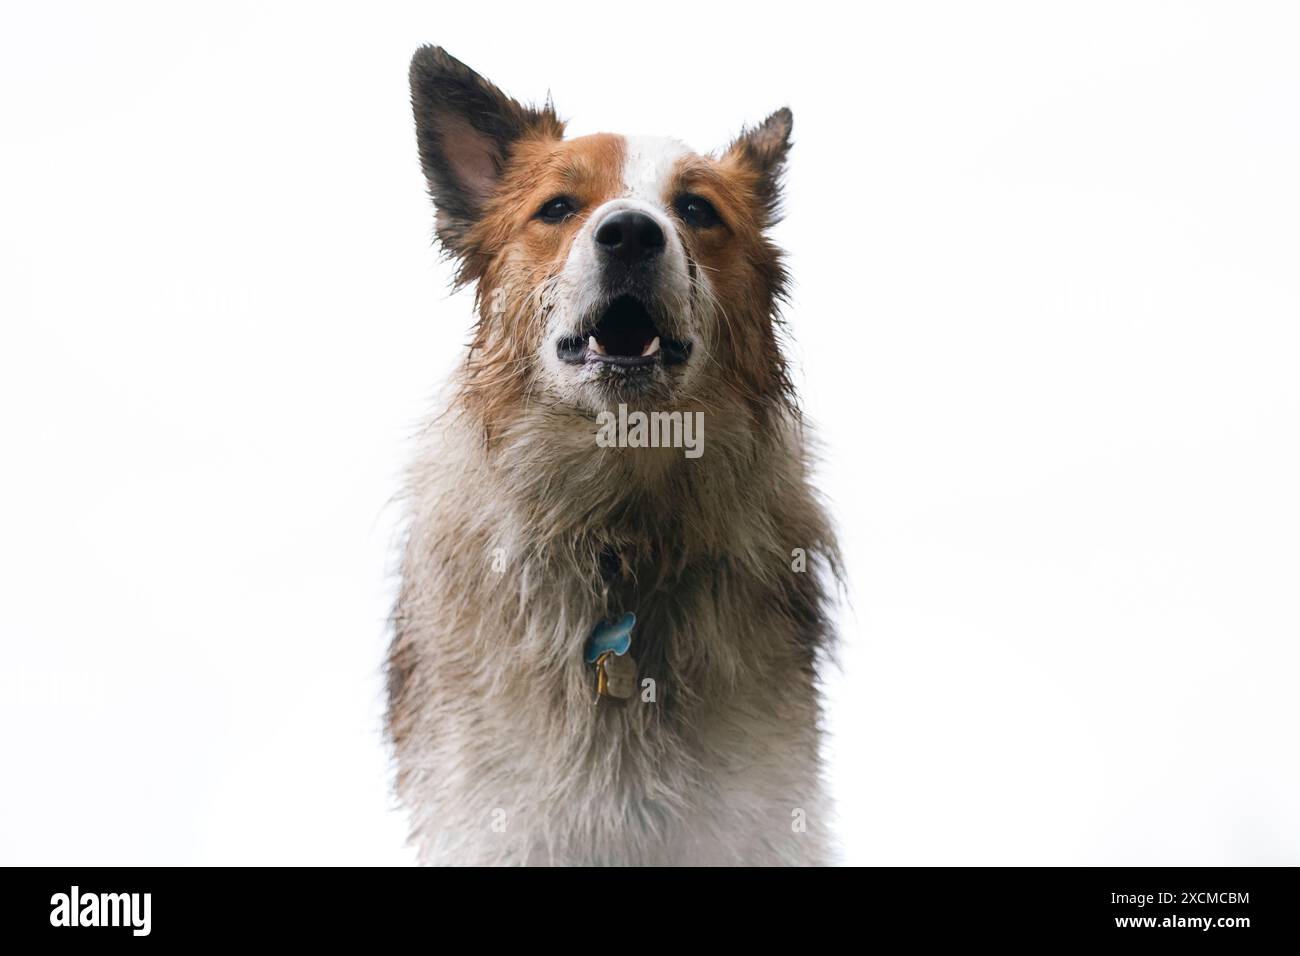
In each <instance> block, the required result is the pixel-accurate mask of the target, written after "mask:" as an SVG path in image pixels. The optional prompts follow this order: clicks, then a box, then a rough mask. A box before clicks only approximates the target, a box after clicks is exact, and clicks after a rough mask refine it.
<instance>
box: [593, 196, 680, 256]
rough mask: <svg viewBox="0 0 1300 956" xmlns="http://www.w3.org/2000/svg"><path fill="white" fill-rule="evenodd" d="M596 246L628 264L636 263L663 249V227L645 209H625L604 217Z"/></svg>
mask: <svg viewBox="0 0 1300 956" xmlns="http://www.w3.org/2000/svg"><path fill="white" fill-rule="evenodd" d="M596 246H597V247H598V248H599V249H600V251H601V252H603V253H605V254H606V255H609V256H613V257H614V258H616V259H621V260H622V261H623V263H624V264H625V265H629V266H630V265H635V264H636V263H638V262H644V261H645V260H646V259H651V258H653V257H654V256H657V255H659V253H661V252H663V248H664V231H663V230H662V229H660V228H659V223H657V222H655V221H654V220H653V219H652V218H650V217H649V216H647V215H646V214H645V213H643V212H637V211H636V210H633V209H624V210H623V211H622V212H616V213H614V214H613V215H611V216H607V217H605V221H604V222H602V223H601V224H600V228H599V229H597V230H596Z"/></svg>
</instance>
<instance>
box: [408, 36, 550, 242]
mask: <svg viewBox="0 0 1300 956" xmlns="http://www.w3.org/2000/svg"><path fill="white" fill-rule="evenodd" d="M411 107H412V109H414V111H415V133H416V138H417V140H418V142H419V146H420V165H421V166H422V167H423V168H424V178H425V179H426V180H427V181H428V183H429V195H430V196H431V197H432V198H433V202H434V205H435V206H437V209H438V219H437V223H438V238H439V239H440V240H442V244H443V247H444V248H446V249H447V250H448V251H449V252H451V253H453V254H455V255H457V256H460V257H462V258H464V257H466V256H468V255H470V253H471V252H472V251H473V250H472V249H470V248H469V244H468V240H467V234H468V232H469V230H470V228H471V227H472V226H473V225H474V223H475V222H477V221H478V219H479V217H480V216H481V215H482V213H483V208H484V206H485V205H486V204H487V202H488V200H489V199H491V197H492V194H493V193H494V191H495V190H496V188H497V185H498V184H499V182H500V179H501V174H502V172H503V171H504V169H505V165H506V161H507V160H508V159H509V158H510V152H511V150H512V148H513V147H514V145H515V144H516V143H517V142H518V141H519V140H520V139H522V138H523V137H525V136H532V135H538V136H553V137H555V138H557V139H558V138H559V137H561V136H563V135H564V124H562V123H561V122H560V121H559V119H558V118H557V117H556V115H555V111H554V110H553V109H552V108H551V106H550V104H549V103H548V104H547V105H546V107H545V108H544V109H541V110H535V109H529V108H528V107H525V106H523V105H521V104H520V103H517V102H515V101H514V100H512V99H511V98H510V97H508V96H506V95H505V94H504V93H502V92H501V91H500V90H499V89H497V88H496V87H495V86H493V85H492V84H491V83H489V82H488V81H487V80H485V79H483V77H481V76H479V75H478V74H477V73H475V72H474V71H473V70H471V69H470V68H469V67H467V66H466V65H465V64H464V63H461V62H460V60H457V59H456V58H455V57H454V56H451V55H450V54H449V53H447V51H445V50H443V49H442V48H441V47H436V46H426V47H421V48H420V49H419V50H417V51H416V52H415V56H414V57H413V58H412V59H411Z"/></svg>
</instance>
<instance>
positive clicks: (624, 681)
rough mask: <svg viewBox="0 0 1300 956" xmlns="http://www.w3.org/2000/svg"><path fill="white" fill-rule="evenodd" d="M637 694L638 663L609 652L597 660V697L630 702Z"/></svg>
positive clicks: (623, 655) (624, 656)
mask: <svg viewBox="0 0 1300 956" xmlns="http://www.w3.org/2000/svg"><path fill="white" fill-rule="evenodd" d="M634 693H636V661H634V660H632V658H631V657H629V656H628V655H626V654H622V655H620V654H615V653H614V652H613V651H607V652H606V653H604V654H601V655H600V657H599V658H598V659H597V660H596V696H597V697H612V698H614V699H615V700H620V701H623V700H629V699H631V697H632V695H633V694H634Z"/></svg>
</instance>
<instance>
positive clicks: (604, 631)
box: [587, 611, 636, 664]
mask: <svg viewBox="0 0 1300 956" xmlns="http://www.w3.org/2000/svg"><path fill="white" fill-rule="evenodd" d="M635 623H636V615H635V614H633V613H632V612H631V611H628V612H627V613H626V614H624V615H623V616H622V617H621V618H619V619H618V620H617V621H614V622H613V623H611V622H609V621H601V622H600V623H599V624H597V625H596V629H595V630H594V631H592V632H591V639H590V640H589V641H587V663H588V664H594V663H596V658H598V657H600V655H601V654H605V653H607V652H609V651H613V652H614V653H615V654H617V655H619V656H620V657H622V656H623V655H624V654H626V653H627V650H628V648H629V647H631V646H632V625H633V624H635Z"/></svg>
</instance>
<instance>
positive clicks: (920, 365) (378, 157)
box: [0, 0, 1300, 864]
mask: <svg viewBox="0 0 1300 956" xmlns="http://www.w3.org/2000/svg"><path fill="white" fill-rule="evenodd" d="M1292 9H1294V8H1292ZM7 11H8V12H6V13H5V14H4V21H3V25H2V27H0V97H2V98H3V102H2V106H3V122H2V123H0V164H3V166H2V175H0V315H2V316H3V338H2V339H0V343H2V344H0V424H2V425H3V433H2V436H0V449H2V450H3V463H2V464H3V469H2V472H0V474H2V475H3V477H2V478H0V481H2V482H3V484H2V486H0V492H2V493H0V639H2V640H3V663H2V664H0V677H2V678H3V679H2V680H0V774H2V775H3V787H2V789H0V793H2V796H0V811H2V812H0V862H4V863H73V864H90V863H101V864H103V863H111V864H119V863H120V864H135V863H189V862H211V863H236V862H238V863H263V862H286V863H326V862H338V863H351V862H356V863H362V862H365V863H389V862H391V863H401V862H407V861H409V860H410V854H409V852H408V851H407V850H405V849H404V847H403V842H402V835H403V825H402V820H401V818H400V816H399V815H398V814H397V813H395V812H393V810H392V804H391V798H390V795H389V789H388V787H389V780H388V763H387V754H386V753H385V751H384V748H383V746H382V743H381V739H380V734H379V730H380V721H381V714H382V687H381V679H380V665H381V660H382V655H383V649H384V645H385V633H384V632H385V616H386V614H387V611H388V606H389V603H390V600H391V596H392V579H391V577H390V573H391V570H392V546H393V544H394V538H395V533H396V528H397V521H398V513H397V511H396V509H395V508H393V507H391V506H390V504H389V499H390V498H391V496H392V494H393V492H394V491H395V489H396V487H397V481H398V478H399V475H400V471H401V467H402V464H403V462H404V461H405V460H406V458H407V456H408V454H409V450H410V449H409V442H408V438H409V436H410V435H411V433H412V432H413V430H414V427H415V425H416V423H417V422H418V421H419V419H420V417H421V415H422V414H423V413H424V411H425V410H426V409H427V408H428V407H429V400H430V398H431V396H432V395H433V394H434V391H435V389H436V387H437V385H438V384H439V383H440V382H441V381H442V380H443V379H444V378H445V376H446V375H447V373H448V371H449V369H450V368H451V367H452V365H453V363H454V362H455V361H456V358H457V356H458V354H459V352H460V349H461V348H462V345H463V343H464V342H465V341H466V338H467V330H468V326H469V315H470V300H469V297H468V295H466V294H460V295H456V296H448V294H447V287H448V280H449V276H450V271H449V267H448V266H447V265H446V264H445V263H440V262H438V260H437V258H436V256H435V253H434V251H433V250H432V248H431V245H430V238H431V234H432V213H431V210H430V208H429V206H428V204H427V201H426V198H425V195H424V191H423V190H424V187H423V182H422V180H421V176H420V172H419V168H418V164H417V162H416V154H415V143H414V134H413V131H412V123H411V119H410V116H409V108H408V104H407V90H406V66H407V62H408V59H409V57H410V54H411V53H412V51H413V50H414V49H415V47H416V46H417V45H419V44H421V43H426V42H436V43H440V44H442V45H444V46H446V47H447V48H448V49H449V50H450V51H451V52H452V53H453V54H455V55H456V56H458V57H460V58H461V59H463V60H465V61H466V62H468V63H469V64H471V65H472V66H474V67H475V68H476V69H478V70H480V71H481V72H483V73H484V74H485V75H487V76H488V77H490V78H492V79H493V80H495V81H496V82H497V83H498V84H500V85H501V86H503V87H504V88H505V89H506V90H508V91H510V92H512V93H513V94H515V95H517V96H519V97H521V98H525V99H531V100H539V99H541V98H542V97H544V96H545V95H546V93H547V91H548V89H549V90H550V91H551V92H552V93H553V94H554V97H555V101H556V103H557V106H558V108H559V110H560V112H561V113H562V115H565V116H567V117H569V118H571V120H572V124H571V131H572V132H575V133H581V132H591V131H595V130H598V129H610V130H613V131H618V132H656V133H669V134H673V135H677V136H680V137H681V138H683V139H684V140H686V141H687V142H688V143H690V144H691V145H693V146H695V147H697V148H700V149H710V148H713V147H715V146H719V145H721V144H722V143H724V142H725V141H726V140H727V139H728V138H729V137H730V136H731V135H732V134H733V133H734V132H735V131H736V130H737V129H738V128H739V127H740V126H741V124H742V123H745V122H754V121H756V120H759V119H761V118H762V117H763V116H764V115H766V114H767V113H768V112H769V111H771V110H772V109H774V108H775V107H777V106H780V105H782V104H787V103H788V104H789V105H790V106H791V107H792V108H793V110H794V114H795V132H796V140H797V142H796V146H795V149H794V151H793V154H792V159H791V169H790V177H789V203H788V209H789V216H788V219H787V221H786V222H785V223H784V224H783V225H782V226H781V227H780V228H779V230H778V237H779V239H780V241H781V242H782V243H783V244H784V245H786V246H787V247H788V248H789V249H790V251H791V260H792V263H793V268H794V274H795V277H796V280H797V285H796V288H795V294H794V301H793V305H792V308H791V309H790V310H789V316H790V320H791V325H792V330H793V334H794V337H795V339H796V342H797V344H796V347H795V349H794V353H793V354H794V357H795V358H796V360H797V363H798V368H799V381H800V383H801V386H802V394H803V397H804V400H805V403H806V406H807V409H808V412H809V414H810V416H811V417H812V419H813V420H814V421H815V422H816V423H817V424H818V425H819V427H820V433H821V436H822V438H823V441H824V444H825V464H824V467H823V469H822V472H821V475H820V479H819V482H820V485H821V487H822V488H823V489H824V490H825V492H826V493H827V494H828V495H829V497H830V498H831V500H832V501H833V503H834V508H835V512H836V514H837V516H838V520H839V524H840V528H841V531H842V535H843V540H844V545H845V548H846V551H847V555H848V559H849V572H850V586H849V595H850V598H851V604H852V609H851V610H846V612H845V614H844V619H843V627H842V632H843V636H844V641H845V648H844V654H843V663H844V670H843V673H842V674H841V675H838V676H835V677H833V678H832V679H831V680H830V682H829V685H830V686H829V692H830V696H831V701H832V707H831V713H830V728H831V730H832V732H833V737H832V743H831V746H830V749H829V757H830V763H831V768H832V777H833V783H834V788H835V791H836V794H837V797H838V800H839V804H840V810H841V817H842V820H841V827H842V832H843V836H844V843H845V849H846V852H845V857H846V859H847V860H849V861H851V862H857V863H905V864H931V863H961V864H967V863H971V864H973V863H984V864H1002V863H1048V864H1067V863H1084V864H1193V863H1195V864H1228V863H1235V864H1260V863H1290V864H1297V863H1300V809H1298V808H1300V766H1298V757H1297V751H1298V748H1297V727H1298V725H1300V704H1298V703H1297V693H1296V685H1297V675H1298V666H1300V653H1298V652H1297V637H1298V636H1300V626H1298V622H1300V608H1298V606H1297V603H1298V602H1297V583H1298V582H1300V506H1298V505H1297V488H1300V453H1298V451H1297V437H1298V434H1297V421H1298V418H1297V416H1298V413H1300V376H1297V365H1298V364H1300V331H1298V327H1297V319H1298V318H1300V281H1298V279H1297V265H1298V263H1300V226H1298V223H1300V174H1298V171H1300V123H1298V120H1300V114H1298V112H1297V107H1298V105H1300V57H1297V53H1296V51H1297V49H1298V48H1300V21H1298V20H1297V18H1296V15H1295V14H1293V13H1291V12H1289V11H1288V7H1287V5H1285V4H1277V5H1267V4H1262V3H1260V4H1255V3H1252V4H1235V3H1226V2H1225V3H1222V4H1194V3H1116V4H1104V3H1086V4H1085V3H1078V4H1060V3H1054V4H1043V3H1023V4H1005V3H998V4H968V3H953V4H932V3H901V2H900V3H893V4H883V5H882V4H867V5H865V6H861V7H858V8H857V9H856V12H854V10H851V9H850V7H849V5H845V4H834V5H831V4H827V5H825V6H818V5H815V4H809V3H800V4H797V5H788V4H779V5H764V4H756V3H745V4H733V5H730V6H729V8H728V9H723V5H722V4H708V3H700V2H692V3H689V4H682V5H673V4H651V5H646V4H635V5H632V4H613V3H608V2H605V3H597V4H589V5H573V6H568V5H566V4H563V3H549V4H541V3H528V4H519V5H518V6H517V7H510V6H504V5H503V4H501V3H492V4H487V3H477V4H453V5H448V4H439V3H435V2H428V0H426V2H421V3H418V4H411V5H408V6H390V5H378V4H364V5H362V4H356V5H353V6H350V7H334V6H323V5H321V4H309V5H308V4H303V5H293V6H291V5H289V4H273V5H270V4H265V5H264V4H237V3H229V2H226V3H221V4H213V5H211V6H208V7H206V8H204V7H194V6H190V5H178V4H159V5H156V6H150V7H142V6H129V7H128V6H123V5H117V4H115V5H112V6H104V5H93V6H92V5H86V6H70V5H66V4H59V3H50V4H24V5H20V6H10V7H9V8H7ZM467 493H471V492H470V490H469V489H467Z"/></svg>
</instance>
